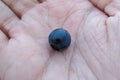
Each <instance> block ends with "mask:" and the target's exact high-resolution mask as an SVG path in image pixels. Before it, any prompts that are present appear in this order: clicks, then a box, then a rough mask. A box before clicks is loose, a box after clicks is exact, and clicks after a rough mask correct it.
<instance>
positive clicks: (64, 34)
mask: <svg viewBox="0 0 120 80" xmlns="http://www.w3.org/2000/svg"><path fill="white" fill-rule="evenodd" d="M49 43H50V46H51V47H52V48H53V49H55V50H57V51H62V50H65V49H67V48H68V47H69V46H70V43H71V36H70V34H69V32H68V31H67V30H65V29H62V28H58V29H55V30H53V31H52V32H51V33H50V35H49Z"/></svg>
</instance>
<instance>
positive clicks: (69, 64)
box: [68, 41, 76, 80]
mask: <svg viewBox="0 0 120 80" xmlns="http://www.w3.org/2000/svg"><path fill="white" fill-rule="evenodd" d="M75 45H76V41H75ZM74 52H75V46H74V48H73V52H72V55H71V58H70V61H69V63H68V66H69V67H68V80H70V70H72V66H71V64H72V62H73V61H72V60H73V54H74Z"/></svg>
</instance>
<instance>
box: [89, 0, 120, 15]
mask: <svg viewBox="0 0 120 80" xmlns="http://www.w3.org/2000/svg"><path fill="white" fill-rule="evenodd" d="M89 1H91V2H92V3H93V4H94V5H96V6H97V7H98V8H100V9H102V10H104V11H105V12H106V13H107V14H108V15H110V16H113V15H116V14H119V13H120V0H89Z"/></svg>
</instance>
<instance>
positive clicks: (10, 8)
mask: <svg viewBox="0 0 120 80" xmlns="http://www.w3.org/2000/svg"><path fill="white" fill-rule="evenodd" d="M1 1H2V2H3V3H4V4H5V5H6V6H7V7H8V8H9V9H10V10H11V11H12V12H13V13H14V15H15V16H17V18H19V19H20V18H21V17H20V16H19V15H18V14H17V13H16V12H15V11H14V10H13V9H12V8H11V7H10V6H9V5H7V4H6V3H5V2H4V1H3V0H1ZM18 1H19V0H18ZM9 19H10V18H9Z"/></svg>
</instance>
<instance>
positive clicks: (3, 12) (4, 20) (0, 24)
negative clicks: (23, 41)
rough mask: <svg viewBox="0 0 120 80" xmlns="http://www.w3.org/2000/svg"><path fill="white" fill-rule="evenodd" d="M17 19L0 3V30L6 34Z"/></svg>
mask: <svg viewBox="0 0 120 80" xmlns="http://www.w3.org/2000/svg"><path fill="white" fill-rule="evenodd" d="M18 20H19V19H18V17H17V16H16V15H15V14H14V13H13V12H12V11H11V10H10V9H9V8H8V7H7V6H6V5H5V4H4V3H3V2H2V1H0V29H1V30H2V31H3V32H5V33H7V32H8V30H9V29H10V28H12V26H9V25H10V24H13V23H15V22H16V21H18Z"/></svg>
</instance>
